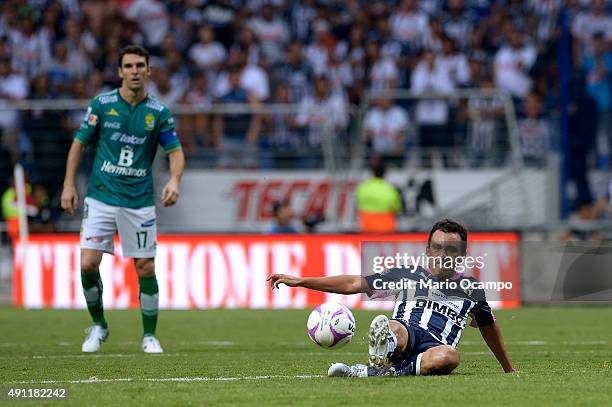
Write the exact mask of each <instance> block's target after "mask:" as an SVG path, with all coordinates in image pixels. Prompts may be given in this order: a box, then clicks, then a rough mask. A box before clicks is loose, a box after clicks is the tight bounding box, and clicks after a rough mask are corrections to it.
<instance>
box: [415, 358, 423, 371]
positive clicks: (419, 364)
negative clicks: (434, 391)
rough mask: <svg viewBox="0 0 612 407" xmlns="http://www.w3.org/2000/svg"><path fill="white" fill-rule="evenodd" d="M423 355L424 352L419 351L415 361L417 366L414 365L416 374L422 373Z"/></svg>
mask: <svg viewBox="0 0 612 407" xmlns="http://www.w3.org/2000/svg"><path fill="white" fill-rule="evenodd" d="M422 357H423V354H422V353H419V355H418V356H417V358H416V362H415V364H414V365H415V366H414V374H415V375H416V376H419V375H420V374H421V358H422Z"/></svg>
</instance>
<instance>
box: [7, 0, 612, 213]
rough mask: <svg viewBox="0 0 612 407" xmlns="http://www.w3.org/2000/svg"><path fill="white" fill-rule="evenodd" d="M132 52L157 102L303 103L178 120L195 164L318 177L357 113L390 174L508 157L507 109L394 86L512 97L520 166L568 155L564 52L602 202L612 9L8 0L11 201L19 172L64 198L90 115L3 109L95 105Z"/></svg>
mask: <svg viewBox="0 0 612 407" xmlns="http://www.w3.org/2000/svg"><path fill="white" fill-rule="evenodd" d="M562 20H565V21H566V26H567V28H568V30H567V31H568V33H569V36H570V37H569V44H570V45H571V46H569V47H566V48H563V47H562V46H561V45H560V44H561V43H562V37H563V36H562V33H563V30H562V26H563V24H562ZM129 43H136V44H141V45H144V46H145V47H147V49H149V50H150V52H151V55H152V56H151V61H150V64H151V66H152V77H151V81H150V86H149V92H150V93H151V94H153V95H155V96H156V97H158V98H159V99H160V100H161V101H163V102H164V103H167V104H169V105H176V104H188V105H195V106H198V107H201V108H206V107H211V106H214V105H215V104H218V103H245V104H250V105H251V106H253V107H258V106H262V105H265V104H268V103H281V104H293V105H294V106H295V110H291V109H290V111H289V112H286V111H281V110H279V112H278V113H271V114H247V113H244V112H238V113H227V114H223V115H216V114H190V115H180V116H178V115H177V126H178V131H179V133H180V136H181V138H182V141H183V144H184V147H185V149H186V151H187V153H188V158H190V157H191V158H194V160H193V161H192V162H196V161H197V158H198V157H214V163H213V164H212V165H213V166H216V167H219V168H234V167H237V166H241V167H248V168H256V167H263V168H295V167H310V168H312V167H317V166H320V165H321V157H322V152H321V150H322V149H321V145H322V142H323V138H324V137H327V134H328V133H326V132H330V131H331V132H337V133H339V134H341V138H339V139H338V140H340V141H346V142H347V144H349V145H350V144H351V143H354V142H355V140H354V138H355V137H359V135H360V134H362V133H361V132H360V133H357V131H356V130H355V129H357V127H358V126H357V123H356V122H357V121H358V119H361V122H360V123H359V125H360V126H362V127H363V134H364V136H365V142H366V146H367V149H366V151H367V153H368V154H370V155H380V156H383V157H384V158H386V159H388V161H389V162H390V164H391V165H392V166H404V165H408V164H409V163H408V161H409V158H410V154H411V151H412V150H413V149H414V150H416V149H421V150H419V151H424V152H425V154H423V156H424V159H422V161H421V162H420V164H421V165H424V166H435V165H438V164H440V165H444V166H447V167H461V166H464V167H486V166H500V165H505V164H507V163H508V160H509V154H507V151H508V150H509V145H508V144H509V141H508V137H507V133H508V129H507V125H508V123H507V121H506V120H505V116H504V114H505V111H504V105H503V103H502V101H501V100H500V99H499V98H496V97H488V98H487V97H479V96H474V97H468V98H465V99H464V100H453V99H427V100H423V99H419V100H412V99H409V98H405V99H401V98H399V99H397V98H395V99H394V98H391V97H390V93H389V91H390V90H393V89H410V90H411V91H412V92H413V93H414V94H430V93H435V94H447V95H452V94H453V92H454V91H455V90H457V89H463V88H480V89H494V88H496V89H501V90H503V91H506V92H508V93H509V94H510V95H511V96H512V99H513V101H514V106H515V108H516V111H517V116H518V123H517V124H518V134H519V139H520V149H521V152H522V154H523V158H524V162H525V164H526V165H528V166H544V165H545V164H546V157H547V155H548V153H549V152H550V151H553V150H555V149H558V147H559V138H558V135H559V117H560V115H561V112H560V109H559V106H560V103H559V102H560V97H561V93H562V92H561V89H562V87H561V85H560V83H561V82H560V70H561V69H563V66H562V65H563V64H562V63H560V61H562V59H563V55H562V54H563V52H567V53H569V57H568V58H567V60H568V62H567V63H568V64H569V66H568V67H567V68H568V69H570V72H571V77H570V80H569V82H568V85H567V86H568V87H569V89H570V94H569V98H570V101H569V102H570V103H569V109H568V110H569V122H568V132H569V133H568V134H569V139H568V148H569V151H572V155H571V158H570V159H569V161H570V163H569V173H570V177H574V179H575V180H576V185H577V190H578V194H579V195H580V194H582V197H581V198H579V199H582V200H584V201H588V200H589V199H591V198H589V196H588V195H589V194H590V192H589V191H588V186H585V185H584V184H585V181H584V177H585V172H586V171H587V169H588V168H605V169H607V168H608V164H609V160H608V157H609V156H610V154H609V151H611V150H612V114H611V110H610V109H611V103H612V98H611V95H612V88H611V83H612V82H611V78H612V48H611V44H612V14H611V7H610V4H609V3H607V2H606V1H605V0H524V1H523V0H395V1H392V0H387V1H385V0H367V1H364V0H347V1H334V0H327V1H325V0H316V1H315V0H302V1H287V0H270V1H266V0H211V1H206V0H114V1H113V0H3V1H1V2H0V105H3V106H4V107H5V109H4V110H0V129H1V132H2V136H1V137H2V138H1V142H0V174H2V178H3V179H2V180H1V181H0V187H1V188H0V190H3V189H4V188H5V187H7V185H8V184H9V183H10V168H11V165H12V163H14V162H16V161H21V162H23V163H25V164H26V166H27V169H28V170H29V171H30V172H31V174H32V176H33V179H35V180H36V182H37V183H39V184H41V185H42V186H44V187H45V188H46V190H47V191H49V194H50V195H55V194H56V193H57V191H59V189H60V188H61V185H60V183H61V180H62V175H63V174H62V172H63V167H64V160H65V155H66V152H67V151H68V147H69V144H70V142H71V139H72V134H73V132H74V130H75V129H76V128H77V127H78V126H79V124H80V121H81V120H82V117H83V116H82V115H83V112H82V111H69V112H62V111H50V110H39V111H38V110H29V111H22V112H19V111H16V110H11V109H6V107H7V106H9V107H10V104H11V103H12V102H14V101H20V100H26V99H32V100H40V99H43V100H49V99H55V98H76V99H89V98H91V97H93V96H95V95H96V94H98V93H100V92H103V91H106V90H110V89H112V88H114V87H117V86H118V78H117V55H118V51H119V49H120V48H121V47H122V46H124V45H126V44H129ZM366 102H367V103H366ZM362 103H366V104H365V107H364V109H363V113H364V114H363V117H361V118H360V117H359V116H358V115H357V111H358V109H357V108H356V107H357V106H361V105H362ZM500 135H501V136H500ZM446 151H450V153H448V154H447V153H446ZM457 151H459V152H460V154H456V152H457ZM585 188H586V189H587V190H586V191H585V190H584V189H585Z"/></svg>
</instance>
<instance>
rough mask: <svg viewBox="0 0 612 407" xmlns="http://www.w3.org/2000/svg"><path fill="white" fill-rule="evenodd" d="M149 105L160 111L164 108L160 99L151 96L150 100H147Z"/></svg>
mask: <svg viewBox="0 0 612 407" xmlns="http://www.w3.org/2000/svg"><path fill="white" fill-rule="evenodd" d="M147 107H148V108H149V109H153V110H157V111H158V112H161V111H162V110H164V105H162V104H161V103H160V102H159V101H157V100H155V99H151V98H149V100H148V101H147Z"/></svg>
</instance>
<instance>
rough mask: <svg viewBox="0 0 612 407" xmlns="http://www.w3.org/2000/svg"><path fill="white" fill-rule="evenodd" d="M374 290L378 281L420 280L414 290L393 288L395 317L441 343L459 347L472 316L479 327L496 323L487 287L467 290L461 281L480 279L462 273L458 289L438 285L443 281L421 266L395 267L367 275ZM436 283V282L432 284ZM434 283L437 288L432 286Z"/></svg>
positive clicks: (458, 280) (458, 281)
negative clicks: (380, 272) (411, 268)
mask: <svg viewBox="0 0 612 407" xmlns="http://www.w3.org/2000/svg"><path fill="white" fill-rule="evenodd" d="M365 279H366V282H367V283H368V285H369V287H370V289H372V290H374V291H376V286H375V285H374V280H375V279H379V280H381V279H382V280H383V281H390V282H398V281H400V280H402V279H408V280H412V281H414V282H415V283H416V287H415V288H414V289H409V288H405V289H402V290H399V291H397V292H396V291H393V293H394V294H396V305H395V309H394V311H393V319H398V320H402V321H404V322H405V323H407V324H408V325H410V326H414V327H420V328H422V329H424V330H425V331H427V332H428V333H429V334H430V335H432V336H433V337H434V338H435V339H436V340H438V341H439V342H441V343H444V344H447V345H451V346H452V347H456V346H457V345H458V344H459V340H460V338H461V333H462V331H463V329H465V327H466V324H467V319H468V316H471V317H472V318H473V320H474V321H475V323H476V324H477V326H487V325H491V324H492V323H493V322H495V318H494V316H493V312H492V311H491V308H490V307H489V304H488V303H487V301H486V298H485V293H484V290H482V289H475V290H464V289H461V288H459V287H461V286H462V284H461V280H469V281H470V282H477V280H476V279H475V278H473V277H464V276H461V275H458V276H457V277H456V278H453V279H452V280H449V281H454V282H455V283H456V285H457V287H458V288H457V289H447V288H435V283H437V282H440V280H438V279H437V278H436V277H434V276H433V275H432V274H431V273H429V272H428V271H427V270H425V269H423V268H421V267H419V268H417V269H416V270H415V271H414V272H411V271H410V269H391V270H388V271H387V272H385V273H384V274H373V275H371V276H367V277H365ZM432 283H433V284H432ZM432 285H433V286H434V287H432Z"/></svg>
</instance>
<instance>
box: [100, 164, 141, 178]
mask: <svg viewBox="0 0 612 407" xmlns="http://www.w3.org/2000/svg"><path fill="white" fill-rule="evenodd" d="M100 171H102V172H106V173H107V174H113V175H123V176H126V177H137V178H144V177H146V176H147V169H146V168H131V167H122V166H119V165H115V164H113V163H111V162H110V161H108V160H104V163H102V167H100Z"/></svg>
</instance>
